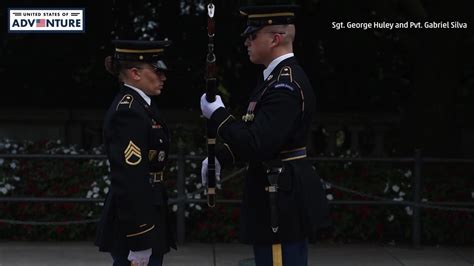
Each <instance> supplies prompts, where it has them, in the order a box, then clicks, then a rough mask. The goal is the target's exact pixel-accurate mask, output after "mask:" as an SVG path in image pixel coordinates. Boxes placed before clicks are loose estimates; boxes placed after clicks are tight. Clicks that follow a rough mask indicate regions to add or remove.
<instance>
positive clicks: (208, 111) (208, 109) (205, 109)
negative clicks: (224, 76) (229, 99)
mask: <svg viewBox="0 0 474 266" xmlns="http://www.w3.org/2000/svg"><path fill="white" fill-rule="evenodd" d="M220 107H225V106H224V103H222V99H221V96H219V95H216V100H215V101H213V102H212V103H210V102H208V101H207V99H206V94H205V93H204V94H203V95H202V96H201V111H202V114H203V115H204V117H205V118H207V119H209V118H211V116H212V113H214V111H215V110H217V109H218V108H220Z"/></svg>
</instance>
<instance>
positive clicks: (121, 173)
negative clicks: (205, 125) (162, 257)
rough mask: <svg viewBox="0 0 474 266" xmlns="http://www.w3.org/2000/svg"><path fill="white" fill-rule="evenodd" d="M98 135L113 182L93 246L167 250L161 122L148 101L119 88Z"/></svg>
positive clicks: (169, 234)
mask: <svg viewBox="0 0 474 266" xmlns="http://www.w3.org/2000/svg"><path fill="white" fill-rule="evenodd" d="M103 133H104V143H105V148H106V152H107V157H108V160H109V163H110V171H111V173H110V174H111V181H112V182H111V188H110V190H109V193H108V194H107V199H106V201H105V205H104V208H103V211H102V216H101V219H100V222H99V226H98V230H97V238H96V242H95V244H96V245H97V246H99V249H100V250H101V251H108V252H110V251H114V252H123V253H125V254H128V251H129V250H133V251H138V250H145V249H149V248H153V254H164V253H166V252H168V251H169V247H175V241H174V234H173V230H172V227H171V226H170V224H169V218H170V217H169V212H168V205H167V201H168V196H167V193H166V190H165V187H164V185H163V183H162V182H160V181H161V180H160V179H161V178H162V171H163V169H164V167H165V163H166V161H167V158H168V151H169V145H170V133H169V131H168V128H167V127H166V124H165V123H164V121H163V120H162V119H161V118H160V115H159V114H158V110H157V109H156V107H155V106H154V105H153V104H152V105H151V106H150V105H148V104H147V103H146V101H145V100H144V99H143V98H142V97H141V96H140V95H139V94H138V93H137V92H136V91H134V90H133V89H131V88H128V87H126V86H123V87H122V88H121V90H120V92H119V93H118V94H117V96H116V97H115V99H114V101H113V102H112V105H111V106H110V108H109V110H108V111H107V114H106V116H105V122H104V132H103Z"/></svg>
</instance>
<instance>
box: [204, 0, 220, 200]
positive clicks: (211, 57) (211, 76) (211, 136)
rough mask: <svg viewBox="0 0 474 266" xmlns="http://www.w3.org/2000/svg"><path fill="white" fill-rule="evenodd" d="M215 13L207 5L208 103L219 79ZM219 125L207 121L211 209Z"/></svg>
mask: <svg viewBox="0 0 474 266" xmlns="http://www.w3.org/2000/svg"><path fill="white" fill-rule="evenodd" d="M214 11H215V6H214V4H213V3H212V0H211V1H209V3H208V4H207V36H208V39H209V41H208V44H207V56H206V99H207V101H208V102H214V101H215V100H216V91H217V77H216V55H215V54H214V35H215V24H214ZM216 135H217V125H215V123H214V122H212V121H211V120H207V161H208V167H207V205H208V206H209V207H211V208H213V207H214V206H216V165H215V158H216V155H215V145H216Z"/></svg>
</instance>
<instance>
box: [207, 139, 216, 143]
mask: <svg viewBox="0 0 474 266" xmlns="http://www.w3.org/2000/svg"><path fill="white" fill-rule="evenodd" d="M207 144H216V139H207Z"/></svg>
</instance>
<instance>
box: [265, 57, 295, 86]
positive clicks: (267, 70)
mask: <svg viewBox="0 0 474 266" xmlns="http://www.w3.org/2000/svg"><path fill="white" fill-rule="evenodd" d="M292 56H295V55H294V54H293V53H288V54H284V55H281V56H279V57H277V58H275V59H273V61H272V62H271V63H270V64H269V65H268V67H267V68H265V70H263V80H266V79H267V78H268V76H269V75H270V73H272V71H273V69H275V67H276V66H277V65H278V64H280V62H281V61H283V60H285V59H287V58H290V57H292Z"/></svg>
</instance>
